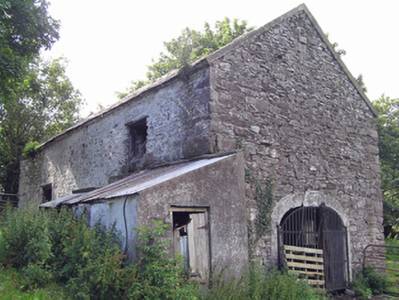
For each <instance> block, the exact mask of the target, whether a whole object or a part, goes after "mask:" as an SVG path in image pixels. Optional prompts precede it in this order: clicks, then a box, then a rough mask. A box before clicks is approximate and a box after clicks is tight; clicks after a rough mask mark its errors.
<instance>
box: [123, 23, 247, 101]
mask: <svg viewBox="0 0 399 300" xmlns="http://www.w3.org/2000/svg"><path fill="white" fill-rule="evenodd" d="M252 29H253V27H248V26H247V22H246V21H242V22H241V23H240V22H239V21H238V20H237V19H234V20H233V22H231V21H230V19H229V18H225V19H224V20H223V21H217V22H216V23H215V29H214V30H212V29H211V27H210V25H209V24H208V23H205V25H204V29H203V31H196V30H192V29H190V28H188V27H187V28H185V29H184V30H183V31H182V33H181V35H180V36H179V37H178V38H176V39H172V40H171V41H169V42H164V46H165V48H166V50H167V53H166V54H165V53H163V52H161V53H160V58H159V59H158V61H156V62H155V61H153V64H152V65H151V66H147V68H148V72H147V74H146V77H147V78H146V79H145V80H137V81H132V82H131V86H130V87H129V88H128V89H127V92H125V93H117V95H118V97H119V98H123V97H125V96H126V95H128V94H129V93H132V92H134V91H135V90H137V89H139V88H141V87H143V86H145V85H147V84H149V83H150V82H153V81H154V80H155V79H157V78H160V77H162V76H163V75H165V74H167V73H169V72H170V71H172V70H175V69H180V75H181V76H182V78H183V79H184V78H185V77H186V76H187V72H188V70H189V69H190V63H191V62H193V61H195V60H197V59H200V58H202V57H205V56H207V55H209V54H211V53H212V52H215V51H216V50H218V49H220V48H222V47H223V46H225V45H227V44H228V43H230V42H231V41H232V40H234V39H235V38H237V37H239V36H240V35H242V34H244V33H246V32H249V31H251V30H252Z"/></svg>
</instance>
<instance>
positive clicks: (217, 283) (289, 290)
mask: <svg viewBox="0 0 399 300" xmlns="http://www.w3.org/2000/svg"><path fill="white" fill-rule="evenodd" d="M224 275H225V274H224V272H221V273H220V274H218V275H216V276H213V277H212V280H211V287H210V289H209V290H208V291H207V293H206V294H205V295H204V296H203V299H205V300H208V299H209V300H213V299H243V300H244V299H270V300H274V299H275V300H277V299H278V300H280V299H283V300H284V299H309V300H312V299H327V297H326V295H325V293H324V291H321V290H317V289H314V288H312V287H310V286H309V285H308V284H307V282H306V281H305V280H302V279H298V277H297V276H295V275H293V274H288V273H287V272H281V271H278V270H276V269H271V270H269V271H267V270H266V269H265V268H264V267H262V266H260V265H256V264H251V265H250V268H249V271H248V272H247V273H246V274H244V276H243V277H241V278H240V279H239V280H237V279H236V278H229V277H228V276H227V277H225V276H224ZM226 278H227V279H226Z"/></svg>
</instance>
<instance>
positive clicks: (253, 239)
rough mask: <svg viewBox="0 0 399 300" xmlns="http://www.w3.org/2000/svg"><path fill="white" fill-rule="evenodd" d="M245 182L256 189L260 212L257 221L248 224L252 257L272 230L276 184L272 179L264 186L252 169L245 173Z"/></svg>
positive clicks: (255, 194) (255, 196)
mask: <svg viewBox="0 0 399 300" xmlns="http://www.w3.org/2000/svg"><path fill="white" fill-rule="evenodd" d="M245 180H246V181H247V182H248V183H249V184H250V185H251V187H253V189H254V194H253V196H254V200H255V203H256V206H257V210H258V213H257V215H256V217H255V220H254V221H253V222H251V221H249V224H248V243H249V249H250V255H251V254H252V251H253V248H254V247H255V246H256V244H257V243H258V241H259V240H260V238H261V237H263V236H265V234H266V232H267V230H268V229H270V221H271V213H272V209H273V200H274V187H275V183H274V180H273V178H272V177H270V178H268V179H267V180H266V182H265V183H264V184H262V183H261V182H260V181H259V180H258V179H256V178H255V177H254V176H253V174H252V171H251V170H250V169H247V170H246V172H245Z"/></svg>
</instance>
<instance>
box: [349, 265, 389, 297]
mask: <svg viewBox="0 0 399 300" xmlns="http://www.w3.org/2000/svg"><path fill="white" fill-rule="evenodd" d="M352 285H353V289H354V291H355V293H356V295H357V296H359V297H361V298H362V299H367V298H370V297H371V296H372V295H380V294H382V292H383V290H384V289H385V277H384V276H383V275H381V274H379V273H377V272H376V271H375V270H374V269H373V268H371V267H369V266H367V267H366V268H365V269H364V270H359V271H358V272H357V274H356V276H355V279H354V280H353V282H352Z"/></svg>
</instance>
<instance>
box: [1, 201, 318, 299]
mask: <svg viewBox="0 0 399 300" xmlns="http://www.w3.org/2000/svg"><path fill="white" fill-rule="evenodd" d="M166 229H167V225H165V224H163V223H162V222H160V221H159V222H153V223H152V224H151V226H142V227H141V228H136V230H137V236H138V245H137V248H138V252H139V253H140V260H139V261H138V262H136V263H130V264H125V263H124V261H125V256H124V255H123V253H122V251H121V250H120V247H118V241H119V240H118V237H117V235H116V234H115V230H114V229H113V228H110V229H109V230H106V229H105V228H103V227H101V226H100V225H96V226H94V227H93V228H90V227H88V226H87V225H86V223H85V222H84V221H83V219H78V218H77V217H76V216H75V215H74V214H73V213H72V212H70V211H67V210H66V209H61V211H59V212H57V211H56V210H49V211H40V212H39V211H38V210H34V209H26V210H23V209H14V208H10V207H9V208H7V209H6V210H5V211H3V212H2V213H1V214H0V294H1V295H2V299H14V298H18V299H51V297H52V296H51V295H52V294H53V295H54V298H56V299H212V300H214V299H323V294H320V293H319V292H318V291H317V290H315V289H312V288H311V287H309V286H308V285H307V284H306V282H305V281H303V280H300V279H298V278H297V277H296V276H293V275H289V274H287V273H284V272H279V271H277V270H270V271H266V270H265V269H264V268H262V267H261V266H255V265H253V264H250V267H249V270H248V272H247V273H246V274H245V275H244V276H242V277H241V278H238V279H236V278H234V277H231V276H227V275H228V274H225V273H227V272H226V270H227V269H224V270H223V271H222V272H220V273H219V274H218V275H215V274H213V276H212V278H211V280H210V284H209V286H208V287H203V288H202V290H203V293H200V292H199V290H200V289H199V288H198V286H197V285H196V284H195V283H191V282H190V280H189V279H188V278H187V275H186V273H185V270H184V268H182V267H181V266H182V265H183V264H182V260H181V259H172V258H171V257H170V256H169V253H168V251H167V249H168V248H170V247H171V242H170V241H168V240H167V239H165V238H164V236H165V234H166ZM3 295H8V296H3ZM7 297H9V298H7Z"/></svg>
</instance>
